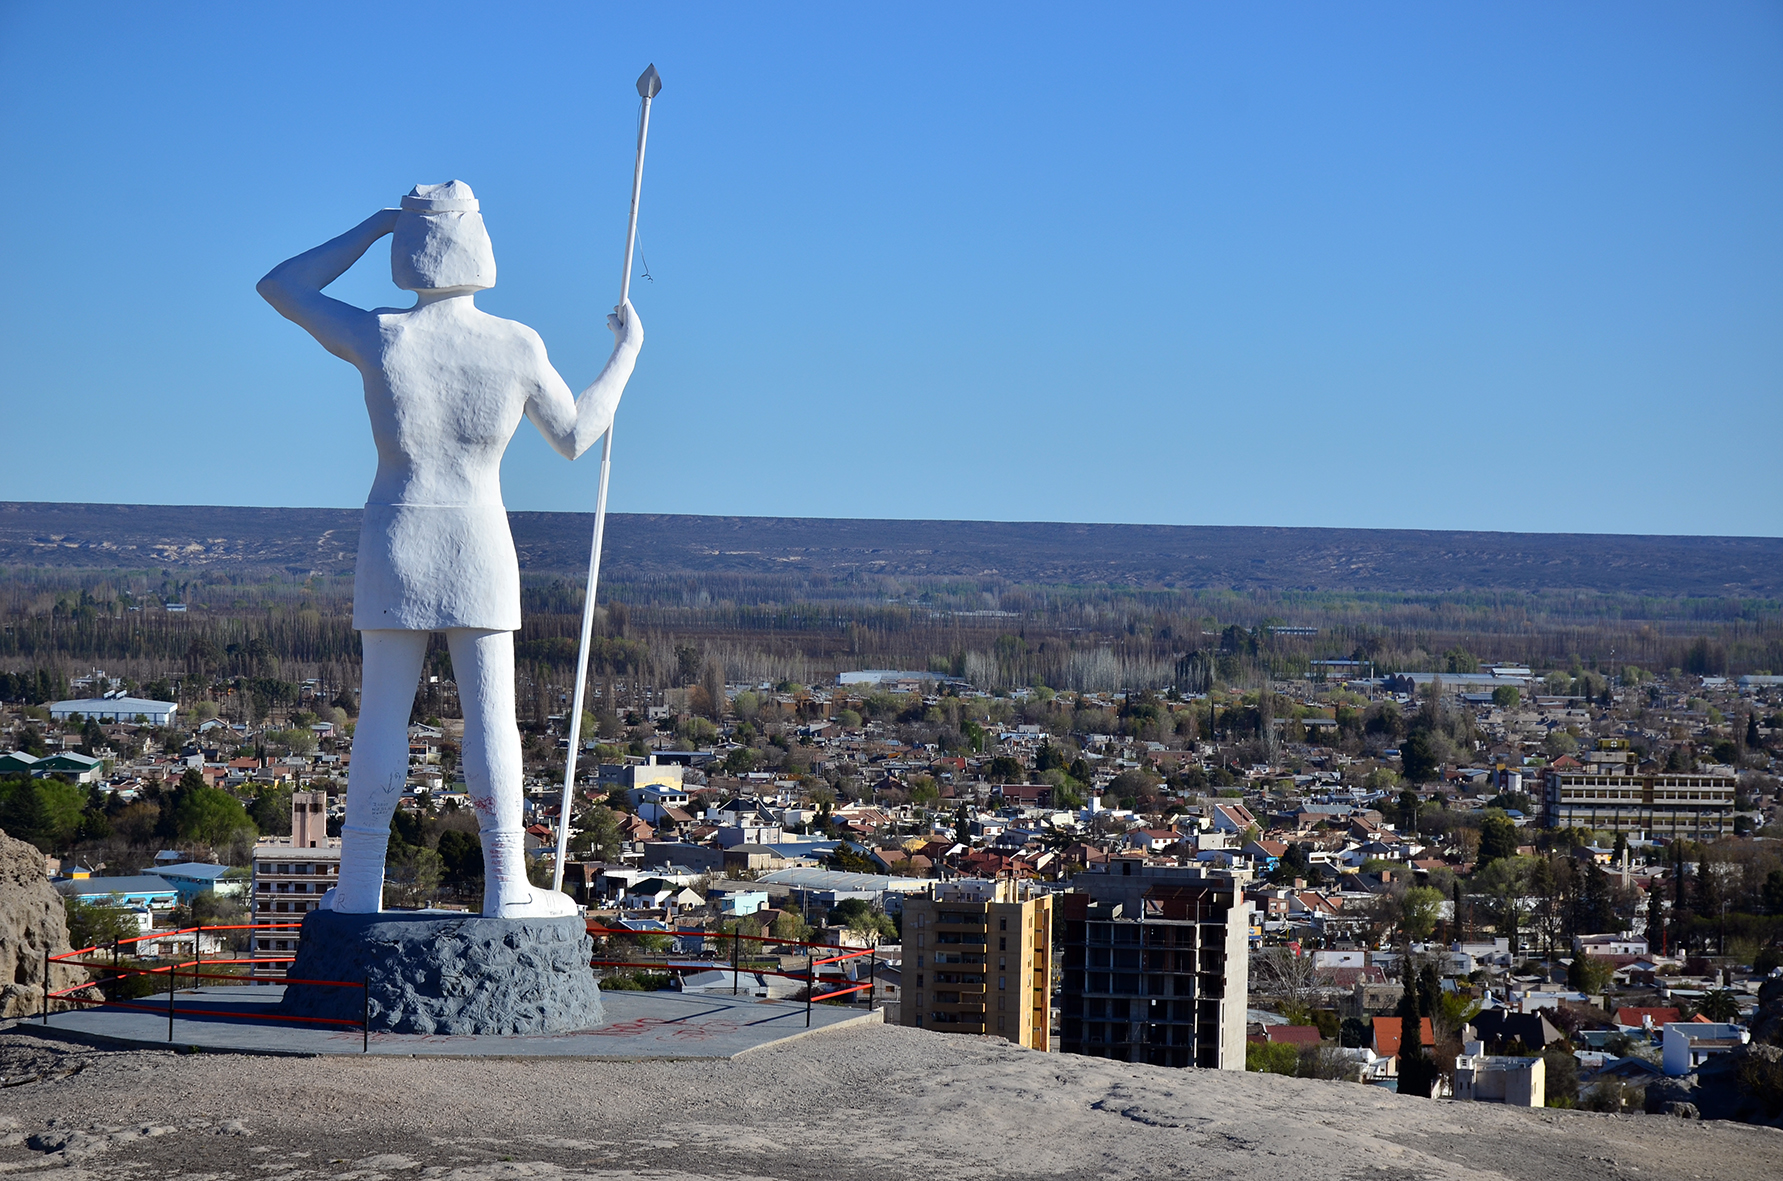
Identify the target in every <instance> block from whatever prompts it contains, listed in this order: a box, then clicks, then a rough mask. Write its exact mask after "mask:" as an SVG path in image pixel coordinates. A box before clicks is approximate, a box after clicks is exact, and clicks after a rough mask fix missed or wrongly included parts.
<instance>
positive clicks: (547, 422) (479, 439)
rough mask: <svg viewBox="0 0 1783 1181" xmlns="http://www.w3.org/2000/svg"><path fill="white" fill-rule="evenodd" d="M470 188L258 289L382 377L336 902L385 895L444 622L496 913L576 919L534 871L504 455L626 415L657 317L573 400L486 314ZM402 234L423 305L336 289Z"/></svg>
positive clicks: (330, 249) (410, 207)
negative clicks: (413, 723)
mask: <svg viewBox="0 0 1783 1181" xmlns="http://www.w3.org/2000/svg"><path fill="white" fill-rule="evenodd" d="M477 208H478V206H477V201H476V198H475V197H474V196H473V195H472V194H471V190H470V186H469V185H466V184H464V183H463V182H461V181H450V182H448V183H446V184H442V185H417V186H415V188H414V190H413V191H412V192H410V193H409V195H408V196H406V197H404V198H403V199H402V208H401V209H400V210H397V209H384V210H380V211H379V212H377V213H374V214H373V215H372V216H370V217H368V218H366V219H365V220H364V221H363V222H361V223H360V224H359V225H357V226H355V227H354V228H353V229H351V230H349V231H347V232H346V233H344V234H342V235H341V236H340V237H338V238H335V239H334V240H333V241H330V242H326V243H324V244H322V245H321V246H318V247H316V248H315V249H314V250H311V251H308V252H307V253H304V254H300V255H298V256H297V257H296V258H293V259H289V260H287V261H286V262H282V263H280V264H279V265H278V266H276V267H274V268H273V269H272V271H271V273H270V274H268V275H267V276H266V278H264V279H262V280H260V284H259V292H260V294H261V295H262V296H263V297H264V298H265V299H266V301H267V302H268V303H270V304H271V305H272V306H273V307H274V308H277V309H278V312H279V314H280V315H282V316H284V317H285V318H286V319H288V320H291V321H293V322H295V323H296V324H298V325H300V326H301V327H302V328H304V329H305V330H306V331H308V332H309V334H310V335H311V336H314V337H315V338H316V340H317V341H318V342H319V343H320V344H321V345H322V347H323V348H325V349H327V350H328V351H329V352H331V353H333V354H334V355H335V356H337V357H340V358H341V359H342V360H344V361H347V362H350V363H351V364H352V365H353V366H354V367H355V368H357V369H358V370H359V372H360V374H361V376H363V378H364V379H365V407H366V409H367V411H369V412H370V414H371V430H372V437H373V439H374V440H375V441H376V443H377V447H378V473H377V477H376V478H375V479H374V480H373V481H372V486H371V495H370V496H369V497H368V498H367V500H366V504H365V521H364V524H363V525H362V526H361V528H360V534H359V560H358V568H357V572H356V575H355V583H354V598H353V626H354V627H355V628H357V629H358V630H359V632H360V637H361V640H362V642H363V644H364V653H365V663H364V674H363V688H362V695H361V703H360V711H359V725H358V729H357V731H356V732H355V734H354V736H353V760H352V765H351V767H350V768H349V771H348V776H347V819H346V824H345V826H344V827H343V828H342V830H341V872H340V884H339V885H338V886H336V887H335V889H334V890H332V891H330V895H331V897H330V899H329V900H328V901H329V904H330V905H332V907H333V909H335V910H337V911H345V912H349V913H368V912H373V911H377V910H379V909H381V908H382V903H383V885H384V850H385V846H386V843H387V842H388V840H389V836H390V818H391V815H392V813H393V812H394V811H395V809H396V804H397V800H398V798H399V797H400V796H401V794H402V789H403V784H404V783H405V781H406V779H407V776H408V767H409V739H408V724H409V713H410V709H411V707H412V705H413V703H414V699H415V688H416V685H417V683H418V682H419V680H420V674H421V664H422V658H423V657H424V656H425V654H426V651H427V640H428V636H429V634H430V633H432V632H444V633H445V635H446V643H447V645H448V646H449V648H450V650H451V654H452V669H453V673H454V675H455V677H456V679H457V681H458V693H459V699H460V701H461V702H462V704H463V706H464V763H463V766H464V777H465V783H466V786H467V787H468V788H469V791H470V796H471V800H472V803H473V805H474V807H475V808H476V810H477V821H478V824H479V825H480V827H481V829H482V842H483V867H484V875H485V877H484V880H485V883H486V884H485V887H484V892H483V913H484V914H486V915H492V916H500V917H504V918H520V917H534V916H549V915H565V914H574V913H575V911H576V908H575V905H574V903H572V902H571V901H570V899H569V898H568V897H567V896H565V895H563V894H560V893H557V892H555V891H551V890H542V889H539V888H537V887H535V886H533V885H532V884H531V883H530V882H529V881H528V880H527V876H526V863H525V845H524V834H523V832H522V829H521V824H520V820H521V807H520V805H521V757H520V733H519V730H518V729H517V727H516V726H515V722H514V637H513V633H514V631H515V629H517V628H518V627H519V626H520V568H519V563H518V562H517V561H516V559H515V556H514V541H513V537H512V536H511V535H510V534H509V532H508V517H507V510H506V509H505V508H504V507H503V505H502V499H501V457H502V452H503V451H505V450H506V449H507V446H508V440H509V439H511V438H512V437H513V435H514V430H515V428H516V427H518V426H519V425H520V418H521V416H522V415H525V416H526V417H527V418H530V419H532V422H533V425H534V426H536V427H538V429H539V431H540V432H541V433H542V434H544V436H545V438H546V439H548V440H549V441H550V443H551V445H552V446H553V447H555V448H556V449H557V450H558V451H559V452H560V453H561V454H563V455H564V456H566V457H568V458H570V459H575V458H576V457H577V456H579V455H581V454H582V453H583V452H584V451H586V450H587V449H588V447H589V445H590V444H592V443H593V442H595V440H597V439H599V438H600V436H601V434H602V433H603V432H604V431H606V429H607V427H608V426H609V425H610V424H611V423H612V421H613V412H614V410H615V409H616V408H617V407H618V405H619V396H620V394H621V393H622V392H624V389H625V383H626V381H627V380H628V379H629V378H630V377H631V372H632V366H633V365H634V364H635V363H636V361H637V356H638V349H639V346H640V345H642V344H643V340H644V330H643V326H642V325H641V324H639V322H638V316H637V313H636V312H635V311H633V310H632V307H631V304H630V303H629V302H627V303H625V304H624V305H623V306H622V307H621V308H620V309H619V310H618V314H617V315H613V316H608V317H607V326H608V327H609V328H610V329H612V331H613V334H614V337H615V344H614V347H613V354H612V356H610V357H609V358H607V364H606V366H605V367H604V368H603V369H602V370H601V373H600V376H599V377H597V378H595V380H594V383H593V384H592V385H590V386H589V387H588V388H587V389H586V390H584V391H582V394H581V395H580V396H579V397H572V395H571V393H570V389H569V386H568V385H566V384H565V383H564V380H563V378H561V377H560V376H558V374H557V370H555V369H553V368H552V367H551V362H550V360H549V359H548V358H547V357H546V355H545V345H544V342H543V341H541V340H540V339H539V335H538V333H536V332H534V331H533V330H532V329H530V328H528V327H526V326H525V325H524V324H516V323H514V322H513V321H512V320H502V319H499V318H497V317H495V316H491V315H489V314H488V313H486V312H482V311H479V310H478V308H477V305H476V302H475V295H476V292H478V291H481V290H483V289H485V288H489V287H493V286H494V285H495V255H494V252H493V249H492V247H491V246H490V243H489V234H488V232H487V231H486V230H485V229H484V228H483V217H482V215H481V214H480V213H479V212H478V211H477ZM385 234H391V235H393V238H392V242H391V247H390V272H391V276H392V278H394V279H395V281H396V285H397V286H398V287H401V288H404V289H405V290H409V291H413V292H414V293H415V294H416V297H417V298H416V300H415V306H413V307H411V308H376V309H374V310H372V311H369V312H368V311H364V310H363V309H360V308H356V307H353V306H351V305H349V304H345V303H342V302H340V301H339V300H336V299H332V298H330V297H328V296H326V295H324V294H322V289H323V288H325V287H327V286H328V285H329V284H330V283H332V282H334V280H335V279H337V278H339V277H340V276H341V275H342V274H344V273H345V272H346V270H347V268H348V267H350V266H352V265H353V263H354V262H356V261H358V259H359V257H360V255H362V254H364V253H365V251H366V250H367V249H368V248H369V247H370V246H371V245H372V243H373V242H376V241H377V240H378V239H379V238H381V237H383V236H384V235H385Z"/></svg>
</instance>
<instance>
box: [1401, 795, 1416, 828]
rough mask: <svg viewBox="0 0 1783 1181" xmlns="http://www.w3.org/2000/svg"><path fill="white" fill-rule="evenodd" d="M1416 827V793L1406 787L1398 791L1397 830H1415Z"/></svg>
mask: <svg viewBox="0 0 1783 1181" xmlns="http://www.w3.org/2000/svg"><path fill="white" fill-rule="evenodd" d="M1417 829H1418V793H1417V792H1415V791H1413V790H1412V789H1411V788H1409V787H1408V788H1406V789H1405V790H1404V791H1402V792H1400V793H1399V830H1400V831H1401V832H1416V831H1417Z"/></svg>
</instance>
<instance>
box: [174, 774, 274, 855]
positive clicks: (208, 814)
mask: <svg viewBox="0 0 1783 1181" xmlns="http://www.w3.org/2000/svg"><path fill="white" fill-rule="evenodd" d="M171 813H172V822H173V835H174V836H175V837H176V838H177V839H179V840H182V841H195V842H198V843H200V844H205V845H210V846H212V847H213V848H214V847H216V846H219V845H227V844H228V843H229V842H230V841H232V840H233V839H234V838H235V835H236V834H237V833H239V832H243V831H246V832H248V833H250V834H253V833H256V832H257V831H258V830H257V829H255V827H254V822H253V821H252V820H250V819H248V813H247V809H245V808H243V807H242V806H241V802H240V801H239V800H237V799H236V798H235V797H234V796H232V795H230V794H229V793H228V792H226V791H222V790H220V789H218V788H214V787H205V786H203V785H202V784H200V785H199V786H197V787H188V786H187V785H186V784H185V783H184V782H182V783H181V784H180V786H179V788H178V789H176V790H175V792H174V798H173V808H172V809H171Z"/></svg>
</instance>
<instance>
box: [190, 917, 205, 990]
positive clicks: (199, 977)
mask: <svg viewBox="0 0 1783 1181" xmlns="http://www.w3.org/2000/svg"><path fill="white" fill-rule="evenodd" d="M203 973H204V924H203V923H199V924H198V929H197V930H196V931H194V932H193V933H192V987H193V988H203V987H204V976H203Z"/></svg>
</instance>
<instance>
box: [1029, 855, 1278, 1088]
mask: <svg viewBox="0 0 1783 1181" xmlns="http://www.w3.org/2000/svg"><path fill="white" fill-rule="evenodd" d="M1111 864H1118V865H1119V867H1120V868H1119V869H1118V870H1116V871H1114V872H1107V873H1084V874H1079V875H1078V876H1077V877H1075V878H1073V879H1072V881H1071V892H1070V893H1068V894H1065V895H1063V896H1061V898H1060V899H1059V902H1060V905H1061V907H1062V908H1063V909H1062V917H1063V919H1064V927H1063V934H1062V935H1061V937H1060V947H1061V949H1062V950H1063V952H1064V957H1065V975H1064V981H1063V986H1062V989H1061V994H1062V995H1061V1001H1062V1008H1063V1018H1062V1025H1061V1029H1060V1035H1059V1049H1061V1050H1062V1051H1064V1052H1065V1053H1067V1054H1085V1055H1088V1056H1090V1057H1093V1058H1113V1059H1115V1060H1117V1061H1120V1062H1144V1063H1149V1064H1151V1065H1153V1066H1199V1067H1205V1068H1208V1069H1213V1070H1243V1069H1244V1049H1245V1039H1244V1033H1245V1004H1246V1001H1247V998H1248V996H1249V992H1250V948H1249V938H1248V936H1249V916H1250V903H1249V901H1248V900H1247V899H1246V898H1245V897H1244V881H1243V879H1244V878H1246V877H1248V875H1246V874H1244V873H1242V872H1240V873H1232V874H1219V875H1209V874H1207V873H1205V872H1204V871H1202V870H1200V869H1196V868H1186V867H1177V866H1152V865H1144V864H1140V863H1135V862H1132V861H1121V862H1118V863H1111Z"/></svg>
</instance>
